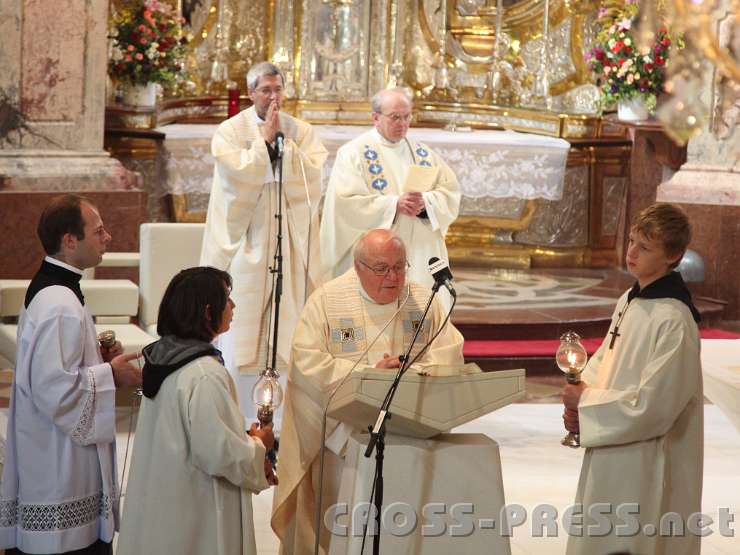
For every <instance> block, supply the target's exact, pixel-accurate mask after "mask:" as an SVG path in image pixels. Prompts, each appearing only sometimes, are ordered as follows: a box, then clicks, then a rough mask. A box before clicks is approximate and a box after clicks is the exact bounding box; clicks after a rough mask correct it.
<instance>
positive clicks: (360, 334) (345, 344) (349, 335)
mask: <svg viewBox="0 0 740 555" xmlns="http://www.w3.org/2000/svg"><path fill="white" fill-rule="evenodd" d="M330 337H331V342H332V343H336V344H338V346H341V347H340V349H339V350H340V351H341V352H343V353H356V352H359V351H360V348H359V347H360V346H359V342H361V341H364V339H365V328H363V327H361V326H355V325H354V320H353V319H352V318H340V319H339V327H337V328H331V333H330Z"/></svg>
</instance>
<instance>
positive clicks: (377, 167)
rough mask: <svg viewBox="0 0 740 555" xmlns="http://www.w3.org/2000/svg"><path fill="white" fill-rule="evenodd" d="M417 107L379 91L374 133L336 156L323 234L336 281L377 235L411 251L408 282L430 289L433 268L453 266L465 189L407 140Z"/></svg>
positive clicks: (398, 94)
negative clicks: (452, 243)
mask: <svg viewBox="0 0 740 555" xmlns="http://www.w3.org/2000/svg"><path fill="white" fill-rule="evenodd" d="M411 108H412V105H411V99H410V98H409V96H408V95H407V94H406V92H405V91H404V90H403V89H400V88H397V89H387V90H382V91H380V92H379V93H378V94H376V95H375V96H374V97H373V99H372V110H373V114H372V116H373V122H374V124H375V128H374V129H371V130H369V131H367V132H365V133H363V134H362V135H360V136H359V137H357V138H355V139H353V140H352V141H350V142H349V143H347V144H346V145H344V146H342V147H341V148H340V149H339V150H338V151H337V159H336V162H335V163H334V167H333V169H332V173H331V178H330V180H329V186H328V189H327V191H326V199H325V201H324V210H323V216H322V220H321V231H320V236H321V259H322V262H323V265H324V269H325V270H326V271H329V272H332V277H336V276H338V275H341V274H342V273H344V272H345V271H346V270H347V269H348V268H350V266H352V245H354V244H355V242H356V241H357V239H358V238H359V237H360V235H362V233H363V232H364V231H368V230H370V229H375V228H382V229H392V230H393V231H395V232H396V233H397V234H398V235H399V237H400V238H401V239H402V240H403V242H404V243H405V244H406V247H407V248H408V250H409V262H410V263H411V267H410V269H409V277H410V278H411V279H412V280H414V281H416V282H417V283H419V284H421V285H423V286H425V287H427V288H431V286H432V285H433V280H432V277H431V275H430V274H429V272H428V271H427V261H428V260H429V259H430V258H431V257H437V258H440V259H443V260H446V259H447V248H446V247H445V235H446V234H447V229H448V228H449V226H450V224H452V222H454V221H455V219H456V218H457V213H458V210H459V207H460V187H459V185H458V182H457V178H456V177H455V174H454V173H453V172H452V170H451V169H450V167H449V166H448V165H447V164H446V163H445V162H444V160H442V158H440V156H439V155H437V154H436V153H435V152H433V151H432V150H431V149H430V148H429V147H428V146H426V145H425V144H423V143H420V142H418V141H415V140H409V139H408V138H407V137H406V133H407V132H408V129H409V124H410V123H411ZM442 298H443V299H444V298H445V297H442Z"/></svg>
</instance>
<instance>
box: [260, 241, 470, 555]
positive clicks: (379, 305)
mask: <svg viewBox="0 0 740 555" xmlns="http://www.w3.org/2000/svg"><path fill="white" fill-rule="evenodd" d="M354 260H355V262H354V266H353V267H352V268H350V269H349V270H347V272H345V273H344V274H343V275H341V276H340V277H338V278H336V279H334V280H332V281H330V282H328V283H326V284H324V285H323V286H322V287H320V288H319V289H318V290H317V291H316V292H314V294H313V295H312V296H311V298H310V299H309V301H308V303H307V304H306V306H305V308H304V309H303V312H302V314H301V319H300V321H299V322H298V326H297V328H296V333H295V337H294V340H293V352H292V364H291V369H290V373H289V376H288V387H287V391H286V396H285V414H284V417H283V428H282V434H281V438H280V442H281V443H280V458H279V461H278V471H279V476H280V483H279V485H278V487H277V490H276V492H275V497H274V500H273V513H272V528H273V530H274V531H275V533H276V534H277V536H278V537H279V538H280V541H281V544H282V550H281V552H282V553H287V554H302V553H313V546H314V538H315V535H314V512H315V508H316V495H317V491H318V480H319V477H318V473H319V464H320V461H319V455H320V446H321V422H322V415H323V411H324V407H325V406H326V403H327V400H328V398H329V395H330V394H331V392H332V391H333V390H334V388H336V387H337V386H338V384H339V383H340V381H341V380H342V379H343V378H344V377H345V376H346V375H347V374H348V372H349V371H350V370H351V368H352V367H353V366H354V365H355V363H356V362H357V361H358V359H359V357H360V356H361V355H362V353H363V351H365V349H366V348H367V346H368V345H369V344H370V343H372V341H373V339H375V337H376V336H379V338H378V340H377V342H376V343H375V344H374V345H373V346H372V347H371V348H370V350H369V351H368V353H367V354H366V355H364V356H363V357H362V360H360V361H359V364H358V365H357V368H360V369H362V368H365V367H367V366H374V367H376V368H384V369H388V372H393V373H394V374H395V372H396V368H398V366H399V364H400V362H399V358H398V357H399V355H401V354H403V353H404V352H405V351H406V349H407V348H408V346H409V344H410V341H411V338H412V336H413V333H414V331H415V329H416V327H418V325H419V321H420V319H421V315H422V313H423V310H424V307H425V305H426V302H427V299H428V297H429V295H430V291H428V290H427V289H426V288H424V287H422V286H420V285H419V284H417V283H414V282H410V281H409V282H407V281H406V268H407V256H406V249H405V248H404V245H403V242H402V241H401V240H400V239H399V238H398V236H397V235H396V234H395V233H393V232H391V231H389V230H383V229H378V230H372V231H370V232H368V233H367V234H366V235H364V236H363V238H362V239H361V240H360V241H359V242H358V244H357V246H356V248H355V249H354ZM445 315H446V311H445V310H443V308H442V306H441V303H439V302H437V301H436V299H435V302H434V303H433V304H432V307H431V310H430V312H429V315H428V319H427V320H426V322H425V323H424V326H423V328H422V331H421V333H420V335H419V338H418V340H417V343H416V345H415V347H414V350H413V351H412V356H415V354H416V353H418V352H419V350H420V349H421V347H422V346H423V345H425V344H426V343H427V341H429V340H430V339H431V338H432V336H433V334H434V333H435V332H436V331H437V330H439V329H440V326H441V325H442V323H443V321H444V319H445ZM388 322H391V323H390V325H389V326H388V327H387V328H385V329H384V326H385V325H386V323H388ZM462 346H463V338H462V335H461V334H460V332H458V331H457V329H455V327H454V326H453V325H452V323H451V322H448V323H447V324H446V326H445V328H444V329H443V330H442V332H441V333H440V335H439V336H438V337H437V338H436V339H435V340H434V341H433V342H432V344H431V346H430V348H429V349H428V350H427V351H426V352H425V353H424V354H423V355H422V356H421V358H420V359H419V361H418V364H417V366H416V368H418V369H420V370H421V369H423V368H424V367H429V366H430V365H456V364H462V363H463V355H462ZM413 368H415V367H412V369H413ZM350 433H351V429H350V428H349V427H348V426H346V425H345V424H340V423H339V422H338V421H336V420H333V419H331V418H329V419H328V420H327V427H326V434H327V446H328V447H329V449H330V450H327V451H326V454H325V465H326V466H325V473H324V489H323V499H322V507H323V510H322V514H323V513H324V512H325V510H326V508H327V507H329V506H330V505H332V504H333V503H335V502H336V496H337V490H338V486H339V475H340V473H341V470H342V464H343V458H342V456H343V451H344V447H345V444H346V441H347V439H348V438H349V435H350ZM329 540H330V535H329V531H328V530H326V529H325V528H324V529H323V532H322V534H321V552H322V553H325V552H326V550H327V549H328V544H329Z"/></svg>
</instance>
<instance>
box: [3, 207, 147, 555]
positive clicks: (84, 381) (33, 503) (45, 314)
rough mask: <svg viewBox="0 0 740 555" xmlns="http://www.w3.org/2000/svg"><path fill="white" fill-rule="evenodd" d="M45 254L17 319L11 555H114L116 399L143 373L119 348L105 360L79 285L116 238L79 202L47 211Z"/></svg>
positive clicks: (8, 517)
mask: <svg viewBox="0 0 740 555" xmlns="http://www.w3.org/2000/svg"><path fill="white" fill-rule="evenodd" d="M38 234H39V238H40V239H41V243H42V244H43V247H44V250H45V251H46V253H47V256H46V258H44V261H43V262H42V264H41V268H40V269H39V271H38V272H37V273H36V275H35V276H34V277H33V279H32V280H31V283H30V285H29V287H28V290H27V292H26V297H25V302H24V307H23V308H22V309H21V312H20V315H19V319H18V341H17V345H18V350H17V354H16V366H15V372H14V374H13V386H12V394H11V400H10V411H9V413H8V430H7V439H6V445H5V461H4V462H5V464H4V467H3V475H2V485H1V486H0V548H4V549H7V551H6V554H7V555H11V554H13V555H14V554H20V553H48V554H51V553H55V554H56V553H66V552H70V551H74V553H75V554H78V553H79V554H81V555H98V554H110V553H112V550H111V546H112V541H113V534H114V532H115V530H116V529H117V528H118V483H117V480H116V444H115V437H116V436H115V432H116V428H115V390H116V387H117V386H138V385H140V384H141V371H140V370H139V369H138V367H136V366H134V365H132V364H131V362H130V361H131V360H132V359H134V358H136V354H135V353H134V354H128V355H123V354H121V353H122V352H123V349H122V348H121V344H120V342H117V343H116V345H115V346H114V347H112V348H110V349H104V350H102V351H101V347H100V345H99V344H98V340H97V335H96V333H95V324H94V322H93V320H92V317H91V316H90V312H89V310H88V309H87V307H86V306H85V299H84V296H83V295H82V291H81V290H80V279H81V278H82V271H83V270H84V269H85V268H92V267H94V266H96V265H98V264H99V263H100V261H101V260H102V257H103V253H104V252H105V249H106V246H107V245H108V243H109V242H110V240H111V236H110V235H109V234H108V232H107V231H106V229H105V227H104V226H103V222H102V220H101V219H100V215H99V214H98V211H97V209H96V208H95V206H93V205H92V204H91V203H90V202H89V201H87V200H85V199H83V198H81V197H78V196H73V195H65V196H62V197H57V198H55V199H54V200H52V202H51V203H50V204H49V205H48V206H47V207H46V208H45V209H44V212H43V213H42V215H41V219H40V221H39V225H38Z"/></svg>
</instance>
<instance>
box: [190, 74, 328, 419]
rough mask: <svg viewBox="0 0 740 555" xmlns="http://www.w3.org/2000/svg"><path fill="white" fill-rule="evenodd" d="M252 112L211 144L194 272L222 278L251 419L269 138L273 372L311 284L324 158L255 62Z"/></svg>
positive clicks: (266, 287) (234, 366) (259, 349)
mask: <svg viewBox="0 0 740 555" xmlns="http://www.w3.org/2000/svg"><path fill="white" fill-rule="evenodd" d="M247 86H248V88H249V96H250V98H251V99H252V102H253V103H254V105H253V106H252V107H251V108H249V109H247V110H244V111H243V112H241V113H240V114H238V115H236V116H234V117H233V118H231V119H228V120H226V121H225V122H223V123H222V124H221V125H220V126H219V127H218V130H217V131H216V134H215V136H214V137H213V141H212V143H211V152H212V154H213V157H214V158H215V159H216V163H215V168H214V174H213V186H212V188H211V195H210V200H209V202H208V214H207V216H206V229H205V234H204V236H203V246H202V251H201V257H200V263H201V264H202V265H204V266H213V267H215V268H219V269H221V270H228V271H229V273H230V274H231V275H232V276H233V278H234V291H233V293H232V295H233V297H234V300H235V302H236V310H235V312H234V322H233V324H232V327H231V330H230V331H229V332H228V333H226V334H224V335H223V336H221V337H220V338H219V340H218V341H219V343H218V346H219V348H220V349H221V350H222V352H223V354H224V359H225V361H226V366H227V368H229V370H230V371H231V372H232V375H233V376H234V379H235V381H236V383H237V389H238V391H239V395H240V398H242V401H243V402H242V409H243V410H244V411H245V412H249V411H251V414H254V410H255V409H254V407H253V406H252V403H251V401H250V400H249V399H250V397H249V391H250V390H251V387H252V385H253V383H254V381H255V376H254V375H255V374H256V373H258V372H259V371H260V370H261V369H263V368H264V366H265V361H266V357H267V351H266V338H267V337H269V336H270V334H271V332H272V330H271V329H268V327H269V326H268V318H269V313H270V307H271V304H270V301H271V296H272V295H271V293H272V275H271V274H270V272H269V269H268V267H270V266H274V261H273V255H274V252H275V243H276V239H275V237H276V232H277V220H276V219H275V217H274V216H275V213H276V211H277V200H278V195H277V183H276V179H277V177H276V176H277V174H276V163H277V162H276V160H277V144H276V142H277V141H276V135H277V133H278V132H282V133H283V134H284V135H285V150H284V155H283V199H282V200H283V250H282V256H283V272H284V276H285V278H284V281H283V296H282V302H281V307H280V330H279V337H278V366H279V367H284V366H287V363H288V359H289V356H290V341H291V339H292V336H293V329H294V328H295V324H296V322H297V321H298V316H299V314H300V311H301V309H302V308H303V305H304V303H305V301H306V299H307V298H308V296H309V295H310V293H311V291H313V289H314V288H315V287H316V286H317V285H318V280H319V277H320V275H321V259H320V255H319V237H318V230H319V223H318V207H319V199H320V198H321V184H320V177H321V168H322V166H323V164H324V161H325V160H326V156H327V151H326V149H325V148H324V147H323V146H322V144H321V142H320V141H319V139H318V137H317V136H316V133H315V132H314V130H313V128H312V127H311V125H309V124H308V123H306V122H304V121H301V120H299V119H296V118H294V117H291V116H290V115H288V114H285V113H283V112H282V111H281V110H280V107H281V103H282V100H283V86H284V81H283V76H282V75H281V73H280V70H279V69H278V68H277V67H276V66H274V65H273V64H271V63H268V62H262V63H259V64H257V65H255V66H253V67H252V68H251V69H250V70H249V72H248V73H247Z"/></svg>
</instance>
